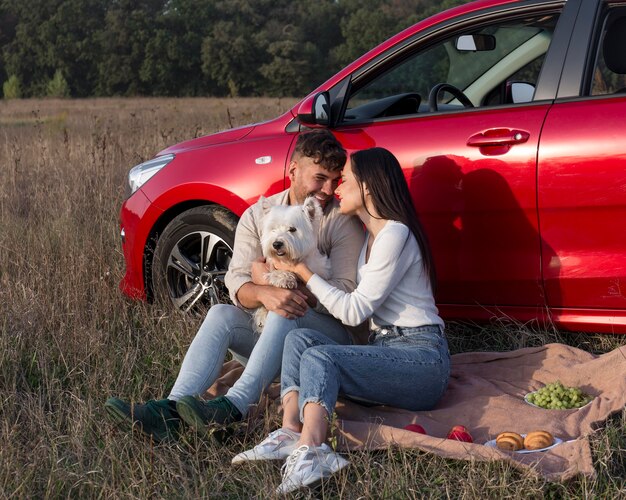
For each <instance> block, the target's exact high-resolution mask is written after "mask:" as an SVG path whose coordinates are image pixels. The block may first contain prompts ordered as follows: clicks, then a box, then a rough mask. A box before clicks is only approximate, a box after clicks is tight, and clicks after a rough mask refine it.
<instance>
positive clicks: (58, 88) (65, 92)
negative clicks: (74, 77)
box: [46, 69, 70, 97]
mask: <svg viewBox="0 0 626 500" xmlns="http://www.w3.org/2000/svg"><path fill="white" fill-rule="evenodd" d="M46 95H47V96H48V97H69V96H70V86H69V85H68V84H67V80H66V79H65V78H63V72H62V71H61V70H60V69H57V70H56V71H55V72H54V76H53V77H52V80H50V81H49V82H48V86H47V89H46Z"/></svg>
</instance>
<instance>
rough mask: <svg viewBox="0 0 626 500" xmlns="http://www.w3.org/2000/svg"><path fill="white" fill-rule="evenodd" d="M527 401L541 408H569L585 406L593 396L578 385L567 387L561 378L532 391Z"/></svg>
mask: <svg viewBox="0 0 626 500" xmlns="http://www.w3.org/2000/svg"><path fill="white" fill-rule="evenodd" d="M526 399H527V401H528V402H529V403H532V404H534V405H536V406H539V407H540V408H546V409H549V410H569V409H571V408H580V407H582V406H585V405H586V404H587V403H588V402H589V401H591V400H592V399H593V398H592V397H591V396H589V395H588V394H585V393H584V392H583V391H581V390H580V388H578V387H567V386H565V385H563V384H562V383H561V382H560V381H559V380H557V381H556V382H552V383H551V384H548V385H545V386H544V387H542V388H541V389H539V390H538V391H535V392H531V393H530V394H529V395H528V396H527V397H526Z"/></svg>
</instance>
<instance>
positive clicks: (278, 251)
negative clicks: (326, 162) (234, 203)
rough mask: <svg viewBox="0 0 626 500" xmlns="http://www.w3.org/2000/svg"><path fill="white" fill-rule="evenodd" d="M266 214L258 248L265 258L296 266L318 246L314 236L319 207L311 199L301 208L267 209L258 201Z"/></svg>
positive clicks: (317, 226) (318, 218)
mask: <svg viewBox="0 0 626 500" xmlns="http://www.w3.org/2000/svg"><path fill="white" fill-rule="evenodd" d="M259 202H260V203H261V204H262V207H263V210H264V211H265V212H266V215H265V218H264V220H263V228H262V235H261V247H262V248H263V255H264V256H265V257H266V258H279V259H284V260H287V261H291V262H299V261H300V260H302V259H303V258H304V257H305V256H306V255H308V254H309V253H310V252H311V251H313V250H315V249H316V246H317V232H318V228H319V221H320V219H321V217H322V207H321V206H320V204H319V202H318V201H317V200H315V199H314V198H307V200H306V201H305V202H304V205H294V206H288V205H275V206H270V205H269V204H268V203H267V200H266V199H265V198H263V199H260V200H259Z"/></svg>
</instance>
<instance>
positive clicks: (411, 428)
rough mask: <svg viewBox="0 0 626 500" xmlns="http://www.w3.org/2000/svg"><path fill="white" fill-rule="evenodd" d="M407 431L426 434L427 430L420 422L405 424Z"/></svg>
mask: <svg viewBox="0 0 626 500" xmlns="http://www.w3.org/2000/svg"><path fill="white" fill-rule="evenodd" d="M404 429H405V430H407V431H412V432H417V433H418V434H426V431H425V430H424V428H423V427H422V426H421V425H420V424H409V425H406V426H404Z"/></svg>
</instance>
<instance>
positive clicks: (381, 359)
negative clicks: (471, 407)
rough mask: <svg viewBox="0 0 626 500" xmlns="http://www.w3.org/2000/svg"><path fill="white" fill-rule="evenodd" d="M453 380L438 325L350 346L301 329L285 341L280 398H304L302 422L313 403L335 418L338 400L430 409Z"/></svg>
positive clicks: (381, 333) (378, 333) (380, 334)
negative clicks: (292, 395) (293, 393)
mask: <svg viewBox="0 0 626 500" xmlns="http://www.w3.org/2000/svg"><path fill="white" fill-rule="evenodd" d="M449 376H450V353H449V351H448V343H447V341H446V338H445V336H444V334H443V331H442V328H441V327H439V326H438V325H427V326H420V327H414V328H399V327H388V328H384V329H380V330H375V331H374V332H372V335H371V336H370V341H369V345H350V346H348V345H339V344H337V343H336V342H334V341H333V340H331V339H330V338H329V337H327V336H326V335H324V334H323V333H321V332H319V331H317V330H312V329H309V328H300V329H296V330H292V331H291V332H290V333H289V335H288V336H287V339H286V340H285V349H284V352H283V362H282V375H281V397H284V396H285V395H286V394H287V393H288V392H291V391H297V392H298V393H299V399H298V405H299V408H300V420H301V421H302V412H303V409H304V406H305V405H306V404H307V403H309V402H315V403H318V404H321V405H322V406H323V407H324V408H325V409H326V411H327V412H328V414H329V416H330V415H332V412H333V411H334V408H335V404H336V402H337V397H338V396H339V395H341V396H344V397H346V398H348V399H351V400H353V401H355V402H358V403H362V404H368V405H389V406H394V407H396V408H404V409H407V410H412V411H418V410H430V409H432V408H433V407H434V406H435V404H436V403H437V401H439V399H440V398H441V396H442V395H443V393H444V391H445V390H446V387H447V385H448V378H449Z"/></svg>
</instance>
